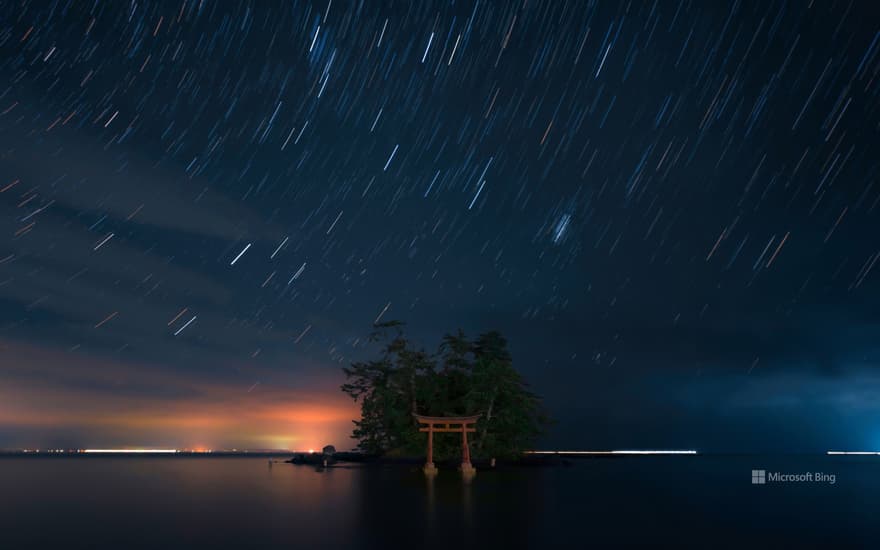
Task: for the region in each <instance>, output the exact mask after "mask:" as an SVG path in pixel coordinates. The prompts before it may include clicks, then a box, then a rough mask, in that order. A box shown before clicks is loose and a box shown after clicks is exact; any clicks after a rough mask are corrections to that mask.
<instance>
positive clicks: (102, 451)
mask: <svg viewBox="0 0 880 550" xmlns="http://www.w3.org/2000/svg"><path fill="white" fill-rule="evenodd" d="M82 452H84V453H99V454H145V453H150V454H152V453H156V454H159V453H162V454H172V453H179V452H180V451H178V450H177V449H83V451H82Z"/></svg>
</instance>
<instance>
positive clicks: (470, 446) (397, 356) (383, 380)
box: [290, 321, 555, 474]
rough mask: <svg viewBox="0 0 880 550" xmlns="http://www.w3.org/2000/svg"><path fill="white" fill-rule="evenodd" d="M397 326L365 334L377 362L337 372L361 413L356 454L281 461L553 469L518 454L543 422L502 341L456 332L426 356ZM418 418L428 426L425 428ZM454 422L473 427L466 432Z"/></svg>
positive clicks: (355, 432)
mask: <svg viewBox="0 0 880 550" xmlns="http://www.w3.org/2000/svg"><path fill="white" fill-rule="evenodd" d="M403 326H404V324H403V323H402V322H400V321H389V322H385V323H381V324H376V325H374V330H373V332H372V333H371V335H370V341H371V342H376V343H379V344H380V350H379V356H378V357H377V358H375V359H372V360H368V361H362V362H355V363H352V365H351V366H350V367H346V368H344V369H343V371H344V373H345V376H346V383H345V384H343V385H342V387H341V389H342V391H343V392H345V393H346V394H348V395H349V396H351V398H352V399H354V400H355V401H356V402H359V403H360V405H361V418H360V419H359V420H354V421H353V422H354V426H355V427H354V430H353V432H352V438H353V439H355V440H356V441H357V447H356V451H354V452H346V453H340V452H336V450H335V449H332V447H330V449H332V451H330V452H328V447H329V446H328V447H325V448H324V451H323V452H322V453H308V454H304V453H301V454H297V455H295V456H294V457H293V458H292V459H291V460H290V462H292V463H295V464H318V465H330V464H332V463H335V462H340V461H345V462H370V463H398V464H417V463H424V464H425V471H426V473H429V474H430V473H435V472H436V469H435V468H434V464H435V462H436V463H437V464H439V465H441V466H448V465H458V466H459V467H460V468H462V469H463V470H464V471H466V470H467V469H468V467H469V466H472V465H477V466H479V467H486V466H495V465H496V464H498V463H499V461H500V462H502V463H504V464H523V465H530V464H535V463H539V464H546V463H552V462H555V461H553V460H548V458H547V457H530V458H528V459H527V458H526V457H525V455H524V454H523V452H524V451H526V450H528V449H531V448H533V446H534V443H535V440H536V438H537V437H538V436H539V435H541V434H542V433H543V429H544V427H545V426H546V425H547V424H548V423H549V422H550V419H549V416H548V415H547V413H546V411H545V409H544V407H543V404H542V401H541V398H540V397H539V396H537V395H536V394H534V393H533V392H532V391H530V390H529V388H528V385H527V383H526V382H525V380H524V379H523V377H522V376H521V375H520V373H519V372H517V371H516V369H515V368H514V367H513V360H512V357H511V355H510V352H509V351H508V349H507V340H506V339H505V338H504V337H503V336H502V335H501V334H500V333H499V332H497V331H489V332H486V333H483V334H480V335H479V336H477V337H476V338H475V339H469V338H468V337H467V336H466V335H465V334H464V333H463V332H462V331H461V330H458V331H457V332H456V333H454V334H447V335H445V336H444V337H443V338H442V340H441V342H440V344H439V346H438V348H437V350H436V351H434V352H428V351H425V350H424V349H418V348H416V347H415V346H414V345H413V344H412V343H411V342H410V341H409V340H408V339H407V338H406V336H405V335H404V333H403ZM426 418H427V419H431V421H432V422H433V423H434V424H435V425H436V427H426V426H429V424H426V420H425V419H426ZM444 419H446V421H445V422H444V421H443V420H444ZM463 419H472V423H469V424H467V428H466V427H465V425H464V424H463V423H462V420H463ZM469 422H471V421H469ZM420 425H421V428H420ZM424 432H427V437H426V433H424ZM446 432H455V434H461V436H459V437H456V436H455V434H450V435H449V436H445V434H446ZM435 434H443V435H441V436H435ZM468 434H471V436H469V435H468ZM426 449H428V451H427V452H426ZM426 455H427V456H426ZM472 457H473V458H472Z"/></svg>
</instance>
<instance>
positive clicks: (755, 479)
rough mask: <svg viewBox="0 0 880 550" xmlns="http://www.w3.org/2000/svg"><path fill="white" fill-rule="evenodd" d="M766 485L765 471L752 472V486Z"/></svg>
mask: <svg viewBox="0 0 880 550" xmlns="http://www.w3.org/2000/svg"><path fill="white" fill-rule="evenodd" d="M765 483H767V473H766V471H765V470H752V485H764V484H765Z"/></svg>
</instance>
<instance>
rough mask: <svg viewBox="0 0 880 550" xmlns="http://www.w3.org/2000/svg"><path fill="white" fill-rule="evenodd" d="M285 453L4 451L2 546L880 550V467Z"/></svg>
mask: <svg viewBox="0 0 880 550" xmlns="http://www.w3.org/2000/svg"><path fill="white" fill-rule="evenodd" d="M283 458H284V457H280V456H279V457H276V458H275V460H276V461H274V462H271V464H270V461H271V460H272V457H267V456H204V455H200V456H177V455H174V456H167V455H165V456H33V455H31V456H21V455H13V456H5V457H2V458H0V548H3V549H19V548H22V549H24V548H108V549H125V548H211V549H222V548H286V549H294V548H340V549H349V548H351V549H357V548H370V549H372V548H377V549H378V548H383V549H385V548H388V549H395V548H443V549H460V548H481V549H490V548H539V549H543V548H607V547H621V546H624V547H625V546H653V547H686V548H821V547H824V548H850V547H852V548H859V547H861V548H880V456H826V455H697V456H627V457H611V458H584V459H572V460H570V461H568V465H567V466H564V465H560V466H554V467H529V468H512V467H498V468H496V469H490V468H483V469H480V470H478V472H477V474H476V476H475V477H474V478H473V479H470V480H467V479H465V478H463V477H462V475H461V474H460V473H459V472H458V471H456V470H455V469H454V468H447V469H442V468H441V470H440V472H439V474H438V475H437V476H436V477H434V478H428V477H426V476H425V475H424V474H423V473H422V472H421V470H420V469H419V468H418V467H417V466H401V465H393V466H380V465H370V466H367V465H357V464H353V465H345V464H337V465H334V466H332V467H329V468H326V469H319V468H316V467H315V466H311V465H293V464H287V463H283V462H280V461H281V460H283Z"/></svg>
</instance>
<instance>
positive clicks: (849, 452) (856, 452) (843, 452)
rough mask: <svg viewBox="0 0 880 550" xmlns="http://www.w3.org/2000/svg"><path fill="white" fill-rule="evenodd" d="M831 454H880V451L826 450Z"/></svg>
mask: <svg viewBox="0 0 880 550" xmlns="http://www.w3.org/2000/svg"><path fill="white" fill-rule="evenodd" d="M825 454H829V455H880V451H826V452H825Z"/></svg>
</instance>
